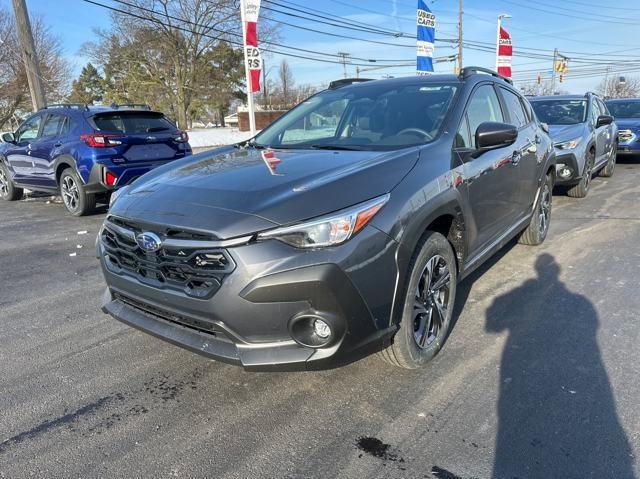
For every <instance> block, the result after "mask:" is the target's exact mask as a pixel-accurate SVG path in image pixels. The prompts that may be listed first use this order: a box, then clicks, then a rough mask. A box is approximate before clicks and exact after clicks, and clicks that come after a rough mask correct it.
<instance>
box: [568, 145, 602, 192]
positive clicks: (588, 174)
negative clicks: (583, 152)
mask: <svg viewBox="0 0 640 479" xmlns="http://www.w3.org/2000/svg"><path fill="white" fill-rule="evenodd" d="M595 161H596V154H595V152H594V151H593V150H589V151H588V152H587V158H586V160H585V162H584V172H583V173H582V179H581V180H580V183H578V184H577V185H574V186H572V187H571V188H569V190H568V191H567V194H568V195H569V196H571V197H572V198H584V197H585V196H587V193H589V187H590V186H591V178H592V177H593V164H594V163H595Z"/></svg>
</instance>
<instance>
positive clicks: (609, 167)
mask: <svg viewBox="0 0 640 479" xmlns="http://www.w3.org/2000/svg"><path fill="white" fill-rule="evenodd" d="M617 151H618V145H615V144H614V145H613V152H612V153H611V158H609V160H608V161H607V164H606V165H605V166H604V168H602V169H601V170H600V171H599V172H598V176H602V177H603V178H611V177H612V176H613V172H614V171H615V170H616V160H617V158H618V153H617Z"/></svg>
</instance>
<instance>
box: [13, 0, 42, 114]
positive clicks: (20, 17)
mask: <svg viewBox="0 0 640 479" xmlns="http://www.w3.org/2000/svg"><path fill="white" fill-rule="evenodd" d="M13 11H14V13H15V16H16V25H17V27H18V37H19V39H20V49H21V50H22V59H23V61H24V68H25V70H26V71H27V81H28V82H29V93H30V95H31V103H32V104H33V111H38V110H39V109H40V108H44V107H45V106H46V100H45V96H44V90H43V89H42V83H41V79H42V77H41V76H40V66H39V64H38V56H37V54H36V47H35V45H34V44H33V33H31V23H30V22H29V13H28V12H27V5H26V3H25V0H13Z"/></svg>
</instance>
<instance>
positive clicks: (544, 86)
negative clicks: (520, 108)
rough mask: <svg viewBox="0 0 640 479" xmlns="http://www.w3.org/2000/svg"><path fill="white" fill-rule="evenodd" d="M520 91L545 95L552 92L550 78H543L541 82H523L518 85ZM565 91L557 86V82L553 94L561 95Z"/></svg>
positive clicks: (525, 93) (528, 94)
mask: <svg viewBox="0 0 640 479" xmlns="http://www.w3.org/2000/svg"><path fill="white" fill-rule="evenodd" d="M520 91H521V92H522V93H523V94H524V95H527V96H547V95H553V94H554V88H553V86H552V82H551V80H545V81H543V82H541V83H534V82H532V83H525V84H524V85H522V86H521V87H520ZM565 93H566V91H565V90H563V89H561V88H559V86H558V84H556V87H555V94H557V95H563V94H565Z"/></svg>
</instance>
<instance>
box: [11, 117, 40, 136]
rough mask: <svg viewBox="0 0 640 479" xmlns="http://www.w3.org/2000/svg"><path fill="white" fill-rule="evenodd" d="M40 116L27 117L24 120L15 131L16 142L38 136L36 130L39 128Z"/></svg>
mask: <svg viewBox="0 0 640 479" xmlns="http://www.w3.org/2000/svg"><path fill="white" fill-rule="evenodd" d="M41 121H42V117H41V116H40V115H37V116H34V117H31V118H29V119H28V120H27V121H25V122H24V123H23V124H22V126H20V128H18V131H17V132H16V142H17V143H20V142H23V141H30V140H34V139H36V138H37V137H38V131H39V130H40V122H41Z"/></svg>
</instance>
